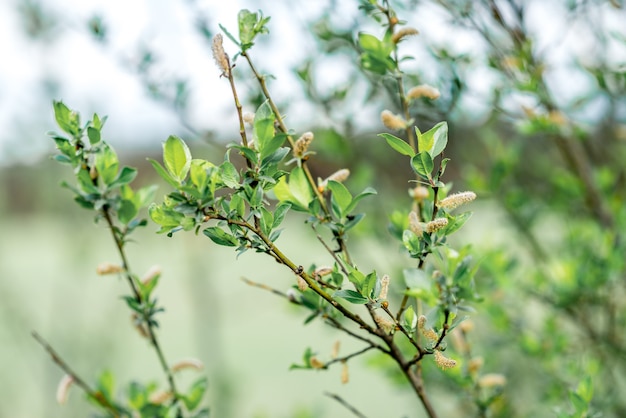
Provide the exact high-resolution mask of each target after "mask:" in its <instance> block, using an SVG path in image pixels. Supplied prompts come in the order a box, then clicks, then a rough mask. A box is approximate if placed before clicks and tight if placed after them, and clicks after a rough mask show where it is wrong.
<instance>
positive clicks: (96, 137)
mask: <svg viewBox="0 0 626 418" xmlns="http://www.w3.org/2000/svg"><path fill="white" fill-rule="evenodd" d="M87 137H88V138H89V143H90V144H91V145H95V144H97V143H98V142H100V131H99V130H98V129H96V128H94V127H92V126H90V127H88V128H87Z"/></svg>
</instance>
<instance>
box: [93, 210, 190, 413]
mask: <svg viewBox="0 0 626 418" xmlns="http://www.w3.org/2000/svg"><path fill="white" fill-rule="evenodd" d="M101 212H102V214H103V215H104V219H105V220H106V222H107V224H108V226H109V229H110V231H111V235H112V236H113V240H114V241H115V246H116V247H117V251H118V254H119V256H120V258H121V260H122V266H123V268H124V272H125V273H124V275H125V277H126V279H127V281H128V284H129V286H130V288H131V289H132V291H133V294H134V296H135V299H136V300H137V302H138V303H141V304H144V303H145V302H146V301H144V300H143V298H142V297H141V293H140V292H139V290H138V289H137V286H136V284H135V281H134V279H133V277H132V275H131V273H130V271H131V270H130V266H129V263H128V258H127V257H126V252H125V251H124V241H123V239H122V238H121V237H120V236H119V235H118V233H117V232H116V230H117V228H116V226H115V224H114V223H113V219H112V217H111V214H110V212H109V208H108V207H107V206H105V207H104V208H103V209H102V211H101ZM141 316H142V320H143V322H144V324H145V325H146V329H147V330H148V337H149V340H150V343H151V344H152V347H154V351H155V352H156V354H157V357H158V359H159V363H160V365H161V369H162V370H163V373H164V374H165V376H166V378H167V382H168V385H169V387H170V392H171V393H172V396H173V402H174V403H176V404H178V405H177V413H176V414H177V415H176V416H177V418H180V417H182V411H181V409H180V399H179V394H178V390H177V389H176V382H175V381H174V375H173V373H172V371H171V370H170V368H169V366H168V363H167V361H166V359H165V354H164V353H163V350H162V348H161V345H160V344H159V340H158V338H157V335H156V332H155V329H154V324H153V323H152V321H151V320H150V314H149V312H148V311H147V310H146V309H145V308H144V309H142V312H141Z"/></svg>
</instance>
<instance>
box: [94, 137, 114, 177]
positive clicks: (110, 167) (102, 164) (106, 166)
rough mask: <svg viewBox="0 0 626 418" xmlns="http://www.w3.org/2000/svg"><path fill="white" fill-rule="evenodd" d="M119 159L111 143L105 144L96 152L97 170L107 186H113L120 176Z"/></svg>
mask: <svg viewBox="0 0 626 418" xmlns="http://www.w3.org/2000/svg"><path fill="white" fill-rule="evenodd" d="M118 168H119V161H118V159H117V154H116V153H115V151H114V150H113V148H111V146H110V145H109V144H103V145H102V147H101V148H100V152H98V154H96V170H97V171H98V175H99V176H100V178H101V179H102V181H103V182H104V184H106V185H107V186H111V185H112V183H113V182H114V181H115V179H116V178H117V176H118V173H117V170H118Z"/></svg>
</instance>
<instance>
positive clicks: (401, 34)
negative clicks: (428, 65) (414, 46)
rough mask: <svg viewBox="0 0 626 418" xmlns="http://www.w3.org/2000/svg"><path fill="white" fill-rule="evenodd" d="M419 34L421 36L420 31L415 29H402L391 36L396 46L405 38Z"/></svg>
mask: <svg viewBox="0 0 626 418" xmlns="http://www.w3.org/2000/svg"><path fill="white" fill-rule="evenodd" d="M418 34H419V31H418V30H417V29H415V28H411V27H406V28H402V29H400V30H399V31H397V32H396V33H394V34H393V35H392V36H391V42H393V43H394V44H397V43H398V42H400V41H402V40H403V39H405V38H408V37H409V36H415V35H418Z"/></svg>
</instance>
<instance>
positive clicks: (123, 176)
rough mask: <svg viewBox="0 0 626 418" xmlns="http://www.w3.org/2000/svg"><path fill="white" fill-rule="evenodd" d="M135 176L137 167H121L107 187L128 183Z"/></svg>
mask: <svg viewBox="0 0 626 418" xmlns="http://www.w3.org/2000/svg"><path fill="white" fill-rule="evenodd" d="M135 177H137V169H135V168H132V167H122V170H121V171H120V172H119V174H118V175H117V177H116V178H115V180H113V182H112V183H111V184H110V185H109V187H117V186H122V185H125V184H129V183H130V182H131V181H133V180H134V179H135Z"/></svg>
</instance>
